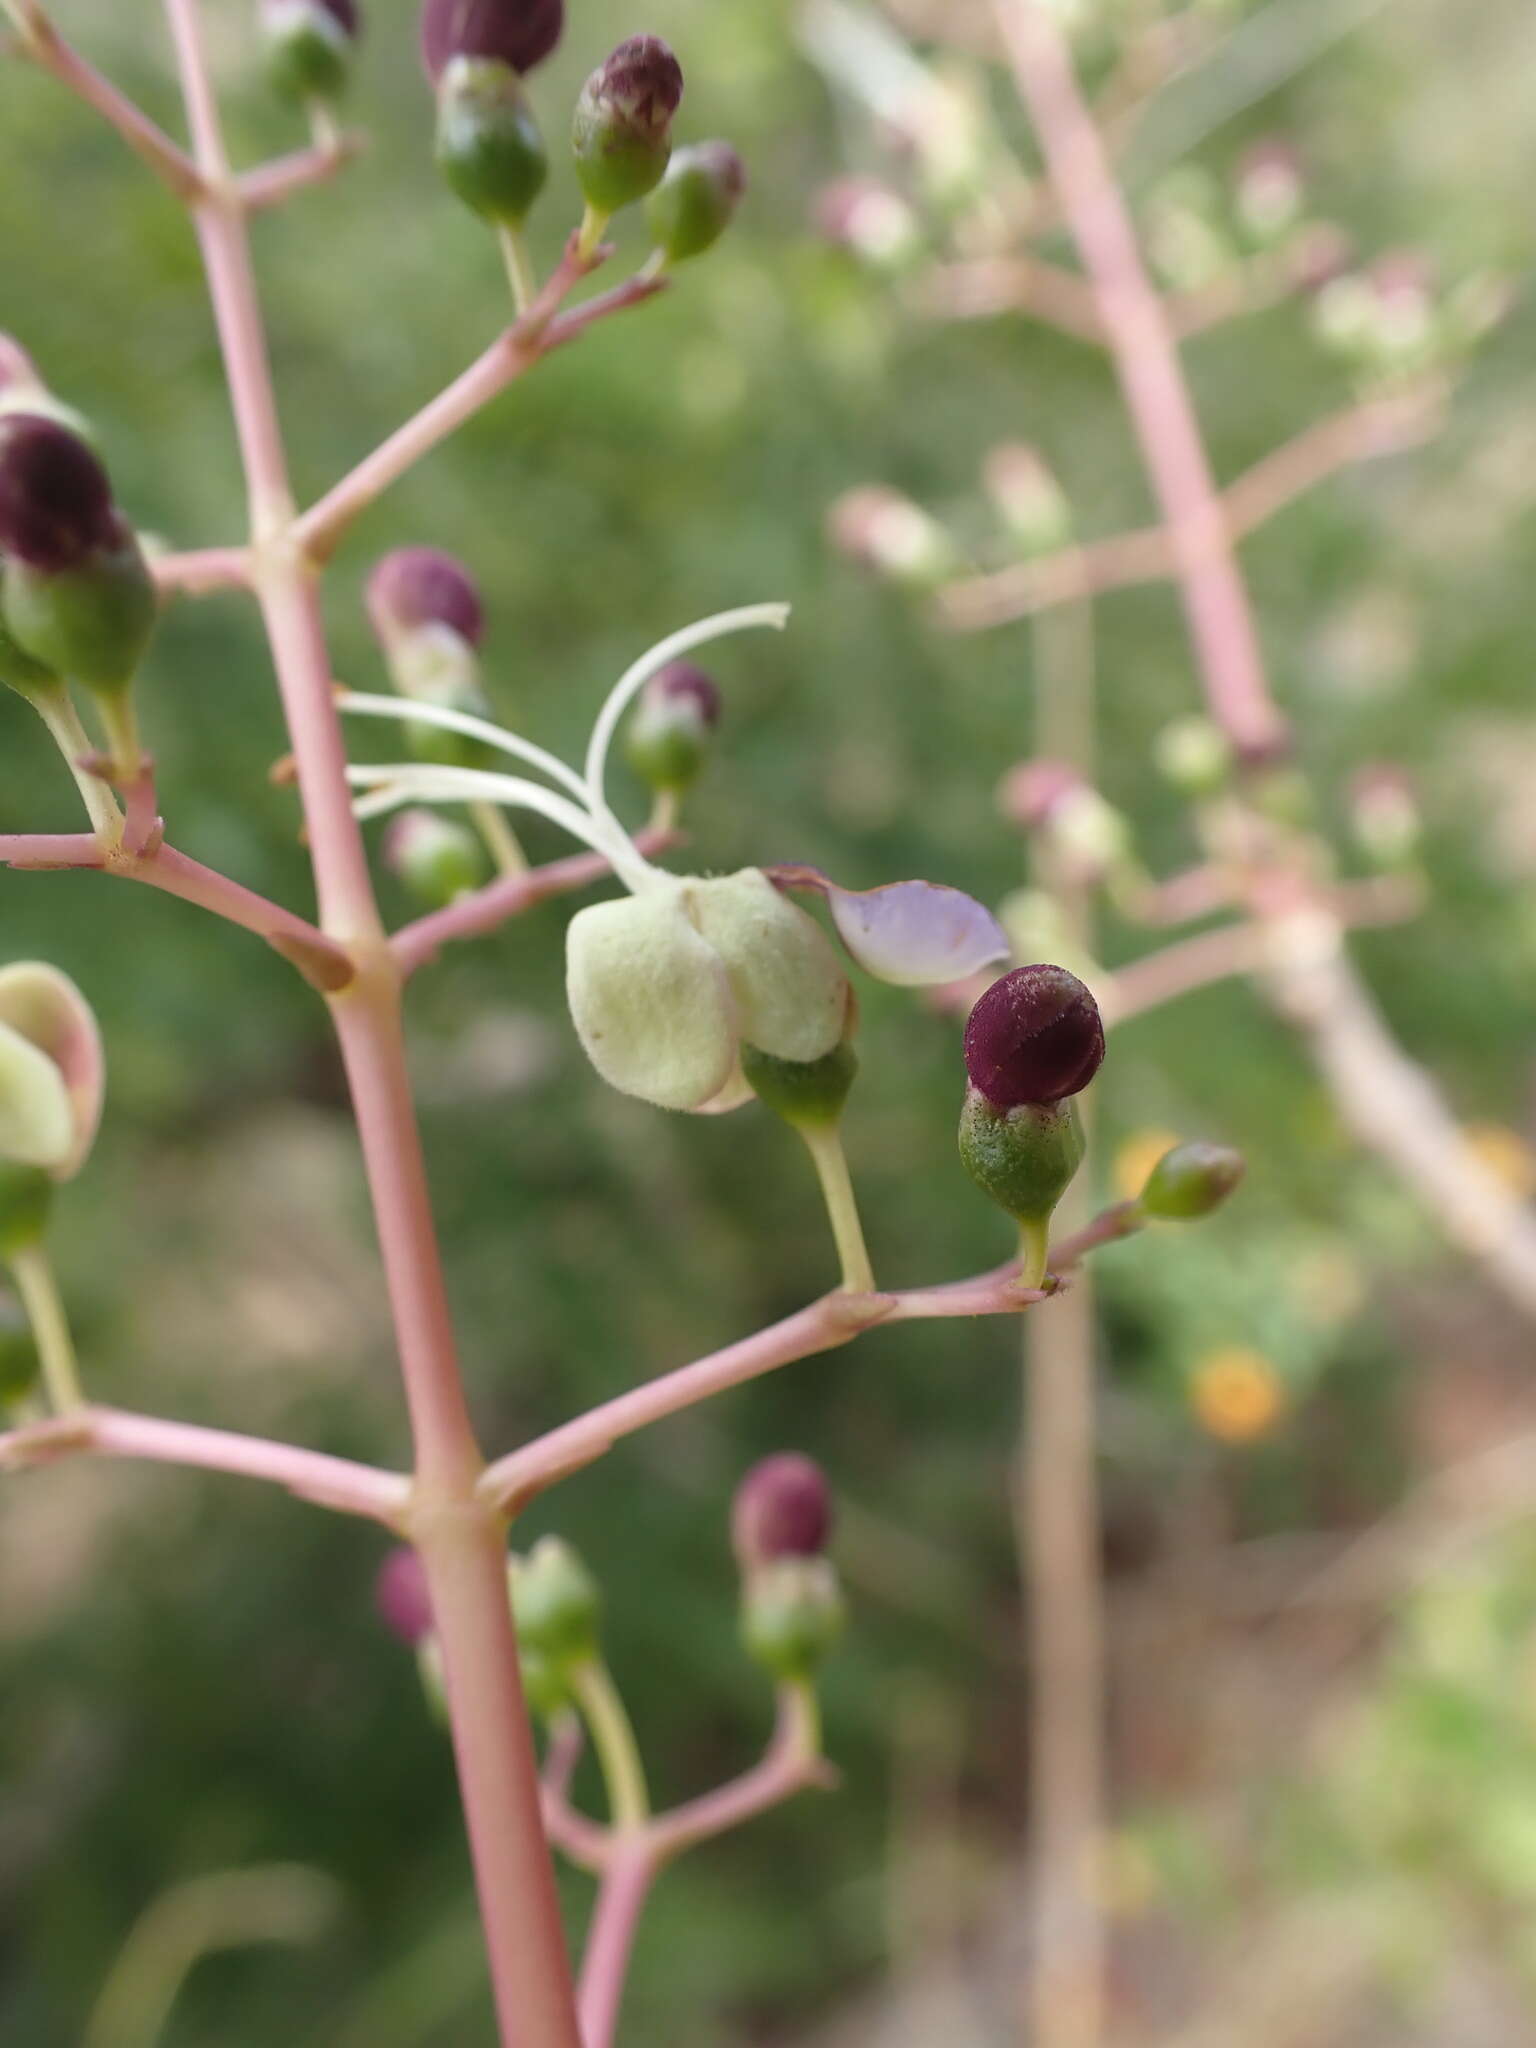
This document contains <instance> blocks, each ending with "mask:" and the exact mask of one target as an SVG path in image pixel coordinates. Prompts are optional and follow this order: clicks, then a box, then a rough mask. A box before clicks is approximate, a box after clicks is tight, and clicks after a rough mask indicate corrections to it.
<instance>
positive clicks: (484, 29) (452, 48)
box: [421, 0, 565, 85]
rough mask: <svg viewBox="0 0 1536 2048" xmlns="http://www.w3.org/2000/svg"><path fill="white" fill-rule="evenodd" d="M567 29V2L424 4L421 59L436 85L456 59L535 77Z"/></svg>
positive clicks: (444, 0) (450, 0) (434, 0)
mask: <svg viewBox="0 0 1536 2048" xmlns="http://www.w3.org/2000/svg"><path fill="white" fill-rule="evenodd" d="M564 27H565V0H426V4H425V5H424V6H423V8H422V10H421V58H422V62H423V63H424V64H425V65H426V67H427V76H428V77H429V78H430V79H431V80H432V82H433V84H434V85H435V84H436V83H437V81H438V79H439V78H440V77H441V76H442V74H443V72H444V70H445V69H446V68H447V66H448V65H449V64H450V63H451V62H452V61H453V59H454V58H455V57H494V58H496V59H498V60H499V61H500V62H501V63H503V64H510V65H511V67H512V69H513V70H514V71H531V70H532V69H533V67H534V65H535V64H540V63H542V62H543V60H544V59H545V58H546V57H547V56H548V55H549V53H550V51H551V50H552V49H553V48H554V47H555V45H556V43H558V42H559V40H560V34H561V31H562V29H563V28H564Z"/></svg>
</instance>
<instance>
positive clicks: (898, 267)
mask: <svg viewBox="0 0 1536 2048" xmlns="http://www.w3.org/2000/svg"><path fill="white" fill-rule="evenodd" d="M815 222H816V227H817V230H818V232H819V233H820V234H821V235H823V236H824V237H825V239H826V240H827V241H829V242H831V243H833V244H835V246H836V247H838V248H839V249H846V250H847V252H848V253H849V255H850V256H854V257H856V258H857V259H858V261H859V262H860V263H866V264H868V265H869V267H870V268H871V269H872V270H886V271H892V272H901V271H904V270H906V269H907V268H909V267H910V265H911V264H912V263H913V262H915V261H916V259H917V258H918V257H919V256H921V254H922V252H923V231H922V226H921V223H920V221H919V219H918V216H917V213H916V211H915V210H914V208H913V207H912V206H911V205H910V204H909V203H908V201H907V200H905V199H904V198H903V197H902V195H901V194H900V193H899V192H898V191H896V189H895V188H894V187H893V186H891V185H886V184H882V183H881V181H880V180H879V179H878V178H838V179H836V180H835V181H834V182H833V183H832V184H830V185H826V186H824V187H823V188H822V190H821V191H820V192H819V193H818V194H817V197H816V206H815Z"/></svg>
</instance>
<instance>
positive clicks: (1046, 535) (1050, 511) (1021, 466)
mask: <svg viewBox="0 0 1536 2048" xmlns="http://www.w3.org/2000/svg"><path fill="white" fill-rule="evenodd" d="M982 482H983V484H984V485H985V487H986V492H987V496H988V497H989V498H990V499H991V501H992V504H993V507H994V508H995V510H996V512H997V514H998V517H999V518H1000V519H1001V520H1002V522H1003V525H1004V527H1005V528H1006V529H1007V532H1008V535H1009V538H1010V539H1011V540H1012V541H1013V543H1014V545H1015V546H1016V547H1017V548H1018V549H1019V551H1020V552H1021V553H1022V554H1024V555H1026V556H1033V555H1049V554H1054V553H1055V552H1056V550H1057V549H1058V548H1064V547H1066V546H1067V545H1068V544H1069V542H1070V541H1071V539H1072V506H1071V503H1070V501H1069V500H1068V498H1067V494H1066V492H1065V491H1064V490H1063V489H1062V487H1061V485H1060V483H1059V482H1058V480H1057V478H1056V474H1055V472H1054V470H1052V468H1051V466H1050V464H1049V463H1048V462H1047V461H1046V459H1045V457H1044V456H1043V455H1042V454H1041V453H1040V450H1039V449H1038V448H1034V447H1031V446H1030V444H1029V443H1028V442H1026V441H1003V442H1000V443H999V444H998V446H997V447H996V448H994V449H993V450H992V451H991V453H990V454H989V455H988V456H987V459H986V462H985V463H984V465H983V467H982Z"/></svg>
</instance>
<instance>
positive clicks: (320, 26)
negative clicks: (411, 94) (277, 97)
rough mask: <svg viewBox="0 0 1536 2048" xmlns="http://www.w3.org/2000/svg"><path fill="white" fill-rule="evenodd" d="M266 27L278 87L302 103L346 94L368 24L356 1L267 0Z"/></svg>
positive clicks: (265, 47)
mask: <svg viewBox="0 0 1536 2048" xmlns="http://www.w3.org/2000/svg"><path fill="white" fill-rule="evenodd" d="M260 25H261V38H262V54H263V58H264V61H265V65H266V73H267V78H268V81H269V82H270V84H271V85H272V87H273V89H274V90H275V91H277V92H279V93H281V94H282V96H283V98H284V99H289V100H293V101H295V102H296V103H297V104H299V105H300V106H307V105H309V104H310V103H312V102H313V101H316V100H319V101H325V102H329V101H333V100H337V99H339V98H340V97H341V95H342V93H343V92H344V91H345V90H346V86H347V82H348V80H349V78H350V77H351V74H352V63H353V58H354V56H355V54H356V48H357V39H358V33H359V30H360V28H361V26H362V24H361V22H360V20H359V18H358V12H357V7H356V5H355V4H354V0H261V8H260Z"/></svg>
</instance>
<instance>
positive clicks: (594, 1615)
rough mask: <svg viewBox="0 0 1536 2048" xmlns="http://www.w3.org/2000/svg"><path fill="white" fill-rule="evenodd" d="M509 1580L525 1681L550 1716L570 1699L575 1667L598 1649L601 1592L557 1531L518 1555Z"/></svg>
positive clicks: (530, 1696)
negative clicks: (528, 1550)
mask: <svg viewBox="0 0 1536 2048" xmlns="http://www.w3.org/2000/svg"><path fill="white" fill-rule="evenodd" d="M508 1584H509V1585H510V1587H511V1593H512V1618H513V1620H514V1621H515V1622H516V1624H517V1640H518V1649H519V1652H520V1654H521V1657H522V1664H523V1685H524V1687H525V1689H526V1691H527V1694H528V1700H529V1704H530V1705H531V1706H532V1707H533V1709H534V1711H535V1712H536V1713H539V1714H542V1715H544V1716H545V1717H546V1718H548V1717H550V1716H552V1715H554V1714H557V1713H559V1712H560V1710H561V1709H562V1708H563V1707H565V1706H567V1705H568V1704H569V1703H570V1700H571V1696H572V1686H573V1683H574V1680H575V1677H576V1674H577V1672H578V1671H579V1670H580V1668H581V1667H582V1666H583V1665H584V1664H590V1663H591V1662H592V1660H593V1658H594V1657H596V1655H597V1632H598V1624H599V1622H600V1621H601V1619H602V1611H603V1597H602V1594H601V1592H600V1591H599V1589H598V1584H597V1581H596V1579H594V1578H593V1576H592V1574H591V1573H590V1572H589V1571H588V1570H587V1567H586V1566H585V1564H583V1563H582V1561H581V1559H580V1557H578V1556H577V1554H576V1552H575V1551H574V1550H573V1549H572V1548H571V1546H570V1544H569V1543H567V1542H566V1541H565V1540H564V1538H563V1537H559V1536H541V1537H540V1538H539V1540H538V1542H537V1543H535V1545H534V1546H533V1548H532V1550H531V1551H530V1552H529V1553H528V1555H527V1557H525V1558H520V1557H514V1558H513V1559H512V1562H511V1565H510V1567H509V1577H508Z"/></svg>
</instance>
